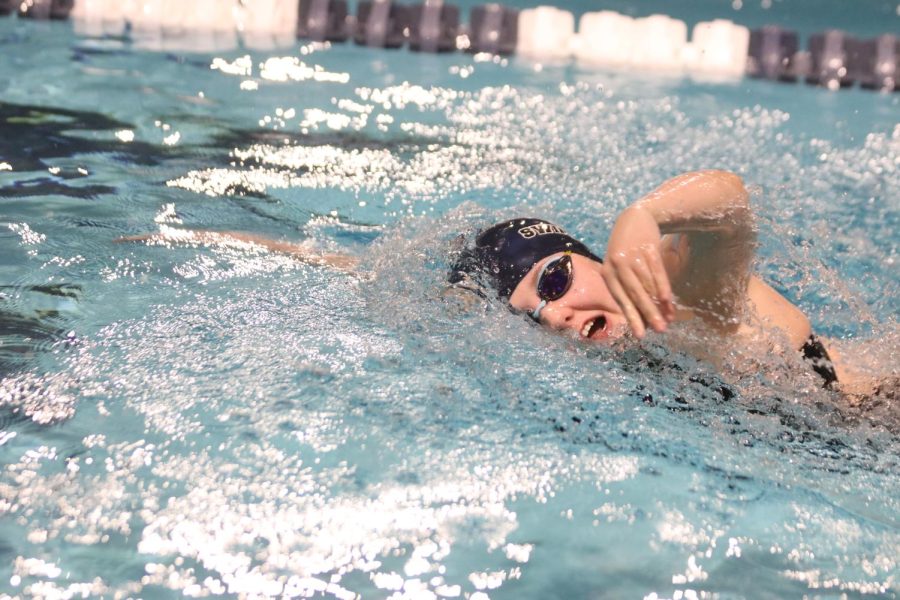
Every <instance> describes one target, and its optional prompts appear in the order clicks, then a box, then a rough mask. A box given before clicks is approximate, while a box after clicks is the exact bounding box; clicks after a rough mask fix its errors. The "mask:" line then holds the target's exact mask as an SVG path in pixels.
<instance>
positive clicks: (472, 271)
mask: <svg viewBox="0 0 900 600" xmlns="http://www.w3.org/2000/svg"><path fill="white" fill-rule="evenodd" d="M566 251H568V252H572V253H574V254H580V255H582V256H586V257H587V258H590V259H591V260H596V261H597V262H603V261H602V260H601V259H600V258H599V257H598V256H596V255H595V254H594V253H593V252H591V251H590V250H588V247H587V246H585V245H584V244H582V243H581V242H579V241H578V240H576V239H575V238H573V237H572V236H570V235H569V234H568V233H566V232H565V230H563V228H562V227H560V226H559V225H554V224H553V223H550V222H549V221H544V220H543V219H530V218H525V219H510V220H509V221H503V222H502V223H497V224H496V225H494V226H492V227H490V228H488V229H485V230H484V231H482V232H480V233H479V234H478V236H477V237H476V238H475V245H474V247H470V248H466V249H464V250H462V252H461V253H460V255H459V258H458V259H457V260H456V262H455V264H454V265H453V267H452V268H451V270H450V274H449V276H448V280H449V282H450V283H454V284H457V283H463V282H464V281H465V280H466V279H467V278H468V279H469V280H474V281H475V282H476V283H477V284H479V285H484V284H487V285H489V286H490V287H493V288H494V289H495V290H496V291H497V295H498V296H499V297H500V298H503V299H509V297H510V296H511V295H512V293H513V290H515V289H516V286H517V285H519V282H520V281H522V278H524V277H525V275H527V274H528V271H530V270H531V268H532V267H533V266H534V265H535V263H537V262H538V261H539V260H541V259H542V258H544V257H546V256H550V255H551V254H556V253H557V252H566Z"/></svg>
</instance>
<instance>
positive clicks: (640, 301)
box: [603, 205, 675, 338]
mask: <svg viewBox="0 0 900 600" xmlns="http://www.w3.org/2000/svg"><path fill="white" fill-rule="evenodd" d="M661 239H662V236H661V233H660V230H659V225H658V224H657V222H656V219H655V218H654V217H653V215H652V214H651V213H650V212H649V211H647V210H645V209H644V208H642V207H641V206H640V205H632V206H631V207H629V208H627V209H626V210H625V211H624V212H622V214H620V215H619V218H618V219H617V220H616V224H615V226H614V227H613V230H612V233H611V234H610V238H609V243H608V245H607V247H606V261H605V262H606V265H605V267H606V268H604V270H603V278H604V280H605V281H606V285H607V287H609V291H610V293H611V294H612V295H613V298H615V300H616V302H617V303H618V305H619V308H621V309H622V313H623V314H624V315H625V318H626V319H627V320H628V325H629V326H630V327H631V330H632V332H633V333H634V335H635V336H636V337H638V338H643V337H644V334H645V333H646V331H647V327H648V326H649V327H650V328H652V329H653V330H654V331H658V332H663V331H665V330H666V328H667V327H668V325H669V324H670V323H671V322H672V321H674V320H675V304H674V301H673V295H672V286H671V284H670V283H669V275H668V274H667V273H666V269H665V267H664V266H663V261H662V257H661V256H660V250H659V247H660V241H661Z"/></svg>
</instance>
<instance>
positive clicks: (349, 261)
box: [115, 228, 359, 273]
mask: <svg viewBox="0 0 900 600" xmlns="http://www.w3.org/2000/svg"><path fill="white" fill-rule="evenodd" d="M115 241H116V242H150V243H159V244H177V243H183V244H196V245H204V246H234V245H236V244H248V245H251V246H254V247H259V248H264V249H266V250H268V251H270V252H277V253H279V254H286V255H288V256H291V257H293V258H296V259H298V260H301V261H303V262H306V263H309V264H312V265H319V266H327V267H333V268H335V269H338V270H340V271H345V272H348V273H354V272H355V271H356V268H357V266H358V265H359V259H357V258H355V257H353V256H347V255H345V254H319V253H317V252H315V251H314V250H312V249H310V248H309V247H307V246H304V245H302V244H296V243H292V242H283V241H279V240H273V239H270V238H265V237H262V236H259V235H255V234H252V233H243V232H240V231H205V230H192V229H172V228H166V229H165V230H164V231H161V232H159V233H150V234H142V235H133V236H125V237H120V238H117V239H116V240H115Z"/></svg>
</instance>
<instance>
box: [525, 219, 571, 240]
mask: <svg viewBox="0 0 900 600" xmlns="http://www.w3.org/2000/svg"><path fill="white" fill-rule="evenodd" d="M548 233H561V234H563V235H567V234H566V232H565V230H564V229H563V228H562V227H560V226H559V225H554V224H553V223H536V224H534V225H529V226H528V227H523V228H521V229H519V235H521V236H522V237H523V238H525V239H526V240H530V239H531V238H533V237H536V236H539V235H547V234H548Z"/></svg>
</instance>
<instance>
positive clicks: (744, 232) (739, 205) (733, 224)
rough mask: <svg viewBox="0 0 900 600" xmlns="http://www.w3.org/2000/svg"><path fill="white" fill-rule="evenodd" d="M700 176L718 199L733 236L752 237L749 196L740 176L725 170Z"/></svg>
mask: <svg viewBox="0 0 900 600" xmlns="http://www.w3.org/2000/svg"><path fill="white" fill-rule="evenodd" d="M701 175H702V176H703V178H704V179H705V180H706V181H707V182H708V185H710V187H711V188H713V189H714V190H715V194H716V195H717V196H718V197H719V200H718V202H717V203H718V204H719V206H721V207H722V208H723V209H724V210H723V214H722V216H723V217H724V219H723V220H724V222H725V223H727V224H728V225H730V229H732V233H733V234H737V235H741V236H742V237H743V236H754V235H755V226H754V220H753V210H752V209H751V207H750V194H749V192H748V191H747V187H746V186H745V185H744V180H743V179H741V177H740V175H737V174H736V173H732V172H731V171H725V170H717V169H713V170H709V171H702V172H701Z"/></svg>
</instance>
